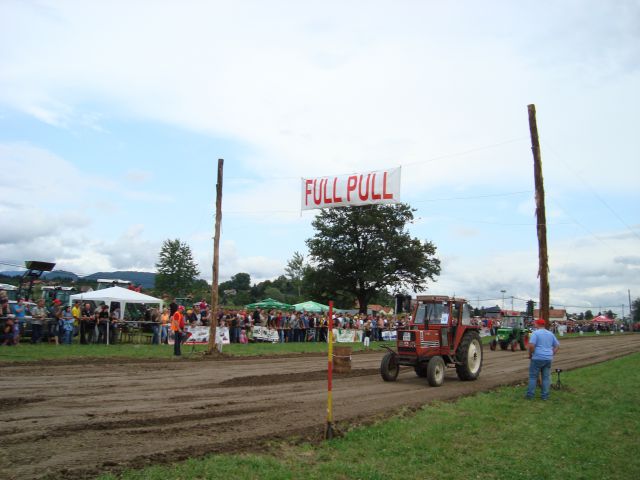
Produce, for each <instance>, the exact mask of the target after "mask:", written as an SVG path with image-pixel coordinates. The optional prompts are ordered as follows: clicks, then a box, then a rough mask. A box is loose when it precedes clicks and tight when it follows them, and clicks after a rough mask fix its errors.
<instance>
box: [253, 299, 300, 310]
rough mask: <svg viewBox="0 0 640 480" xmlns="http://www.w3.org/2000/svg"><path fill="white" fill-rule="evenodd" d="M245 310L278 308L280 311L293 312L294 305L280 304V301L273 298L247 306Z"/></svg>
mask: <svg viewBox="0 0 640 480" xmlns="http://www.w3.org/2000/svg"><path fill="white" fill-rule="evenodd" d="M245 308H276V309H278V310H291V309H293V305H289V304H288V303H283V302H279V301H278V300H274V299H273V298H265V299H264V300H260V301H259V302H256V303H250V304H249V305H245Z"/></svg>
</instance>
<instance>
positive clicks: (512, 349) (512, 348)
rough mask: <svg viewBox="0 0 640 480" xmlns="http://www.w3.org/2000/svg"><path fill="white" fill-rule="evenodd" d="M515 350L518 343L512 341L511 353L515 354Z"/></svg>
mask: <svg viewBox="0 0 640 480" xmlns="http://www.w3.org/2000/svg"><path fill="white" fill-rule="evenodd" d="M517 349H518V342H516V341H515V340H514V341H513V342H511V351H512V352H515V351H516V350H517Z"/></svg>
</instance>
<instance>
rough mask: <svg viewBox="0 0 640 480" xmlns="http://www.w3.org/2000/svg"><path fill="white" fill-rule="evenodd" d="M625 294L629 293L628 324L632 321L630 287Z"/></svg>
mask: <svg viewBox="0 0 640 480" xmlns="http://www.w3.org/2000/svg"><path fill="white" fill-rule="evenodd" d="M627 295H629V325H631V324H632V323H633V310H631V289H627Z"/></svg>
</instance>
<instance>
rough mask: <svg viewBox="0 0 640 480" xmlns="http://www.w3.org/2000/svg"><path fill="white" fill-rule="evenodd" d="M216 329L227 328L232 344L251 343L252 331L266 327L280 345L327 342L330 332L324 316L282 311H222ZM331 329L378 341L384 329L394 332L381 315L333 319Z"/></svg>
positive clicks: (339, 315) (340, 314)
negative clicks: (359, 331)
mask: <svg viewBox="0 0 640 480" xmlns="http://www.w3.org/2000/svg"><path fill="white" fill-rule="evenodd" d="M217 322H218V325H219V326H222V327H228V328H229V337H230V341H231V343H246V342H248V341H250V340H251V332H252V330H253V327H255V326H259V327H266V328H268V329H270V330H275V331H276V332H277V333H278V341H279V342H280V343H291V342H326V341H327V332H328V328H329V319H328V314H327V313H313V312H306V311H303V312H290V311H283V310H262V309H255V310H253V311H251V310H221V311H219V312H218V315H217ZM333 326H334V328H341V329H352V330H362V331H363V338H369V339H370V340H371V341H381V340H382V332H383V330H385V329H389V328H396V327H397V326H398V325H396V324H393V325H392V323H391V322H390V321H389V320H387V318H386V317H384V316H382V315H366V314H344V313H338V314H336V315H334V320H333Z"/></svg>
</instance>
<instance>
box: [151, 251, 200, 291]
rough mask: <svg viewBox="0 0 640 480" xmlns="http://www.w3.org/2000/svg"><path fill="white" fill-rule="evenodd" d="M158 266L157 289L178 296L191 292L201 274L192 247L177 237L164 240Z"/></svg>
mask: <svg viewBox="0 0 640 480" xmlns="http://www.w3.org/2000/svg"><path fill="white" fill-rule="evenodd" d="M156 268H157V269H158V274H157V275H156V287H155V288H156V290H157V291H158V292H165V293H168V294H169V295H173V296H178V297H180V296H185V295H186V294H188V293H190V292H191V290H192V288H193V286H194V285H195V281H196V277H197V276H198V275H200V272H199V271H198V267H197V266H196V264H195V261H194V260H193V255H192V254H191V248H189V245H187V244H186V243H184V242H181V241H180V240H179V239H177V238H176V239H175V240H165V241H164V243H163V244H162V248H161V249H160V257H159V259H158V263H156Z"/></svg>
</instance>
